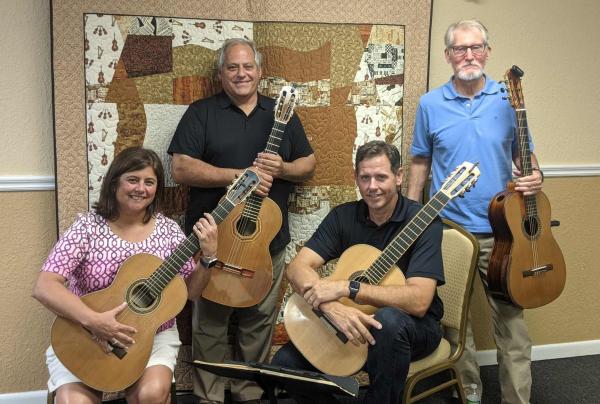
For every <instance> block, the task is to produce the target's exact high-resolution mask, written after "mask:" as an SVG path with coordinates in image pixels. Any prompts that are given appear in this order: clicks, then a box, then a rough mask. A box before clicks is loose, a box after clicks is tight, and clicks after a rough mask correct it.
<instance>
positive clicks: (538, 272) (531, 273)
mask: <svg viewBox="0 0 600 404" xmlns="http://www.w3.org/2000/svg"><path fill="white" fill-rule="evenodd" d="M553 268H554V267H553V265H552V264H548V265H543V266H541V267H537V268H533V269H528V270H527V271H523V278H527V277H529V276H537V275H541V274H543V273H545V272H549V271H552V269H553Z"/></svg>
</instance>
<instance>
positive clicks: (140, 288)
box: [127, 279, 160, 314]
mask: <svg viewBox="0 0 600 404" xmlns="http://www.w3.org/2000/svg"><path fill="white" fill-rule="evenodd" d="M155 294H156V292H153V290H152V288H151V287H150V286H149V285H148V283H147V280H146V279H140V280H138V281H136V282H134V283H133V284H131V285H130V286H129V289H127V303H128V304H129V308H130V309H131V310H133V311H134V312H136V313H138V314H144V313H148V312H150V311H152V310H154V308H155V307H156V306H157V305H158V303H159V302H160V293H159V294H158V296H155Z"/></svg>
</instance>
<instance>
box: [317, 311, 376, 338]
mask: <svg viewBox="0 0 600 404" xmlns="http://www.w3.org/2000/svg"><path fill="white" fill-rule="evenodd" d="M321 311H322V312H323V313H324V314H325V315H326V316H327V318H328V319H329V320H330V321H332V322H333V324H335V326H336V328H337V329H338V330H340V331H341V332H343V333H344V335H345V336H346V338H348V341H349V342H351V343H352V344H354V345H356V346H359V345H360V344H364V343H365V342H368V343H369V344H371V345H375V338H373V335H371V333H370V332H369V328H370V327H375V328H377V329H378V330H380V329H381V327H382V325H381V323H380V322H379V321H377V320H375V319H374V318H373V316H372V315H368V314H365V313H363V312H362V311H360V310H358V309H356V308H354V307H349V306H344V305H343V304H342V303H340V302H337V301H336V302H327V303H323V305H322V306H321Z"/></svg>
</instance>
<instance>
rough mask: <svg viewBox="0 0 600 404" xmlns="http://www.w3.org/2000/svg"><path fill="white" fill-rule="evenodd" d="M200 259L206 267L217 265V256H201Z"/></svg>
mask: <svg viewBox="0 0 600 404" xmlns="http://www.w3.org/2000/svg"><path fill="white" fill-rule="evenodd" d="M200 260H201V261H202V265H204V266H205V267H206V268H212V267H214V266H215V265H217V257H212V258H206V257H201V258H200Z"/></svg>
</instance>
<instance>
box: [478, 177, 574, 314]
mask: <svg viewBox="0 0 600 404" xmlns="http://www.w3.org/2000/svg"><path fill="white" fill-rule="evenodd" d="M513 188H514V185H512V184H511V185H509V188H508V190H507V191H504V192H501V193H499V194H497V195H496V196H495V197H494V198H493V199H492V201H491V202H490V206H489V219H490V224H491V225H492V229H493V232H494V247H493V249H492V253H491V256H490V262H489V267H488V287H489V290H490V292H491V293H492V295H493V296H494V297H496V298H499V299H502V300H505V301H507V302H510V303H513V304H515V305H516V306H518V307H521V308H524V309H531V308H535V307H540V306H543V305H545V304H548V303H550V302H552V301H553V300H555V299H556V298H557V297H558V296H559V295H560V294H561V292H562V290H563V288H564V286H565V281H566V267H565V260H564V258H563V255H562V252H561V250H560V248H559V246H558V244H557V242H556V240H555V239H554V237H553V235H552V231H551V229H550V221H551V216H550V215H551V211H550V202H549V201H548V198H547V197H546V195H545V194H544V193H543V192H538V193H537V194H535V196H534V197H535V203H536V205H537V220H535V221H534V223H533V224H530V223H528V221H527V217H528V216H527V215H525V201H524V200H523V196H522V194H521V193H520V192H514V191H512V189H513ZM536 268H537V269H540V270H539V271H534V272H530V271H531V270H532V269H536Z"/></svg>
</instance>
